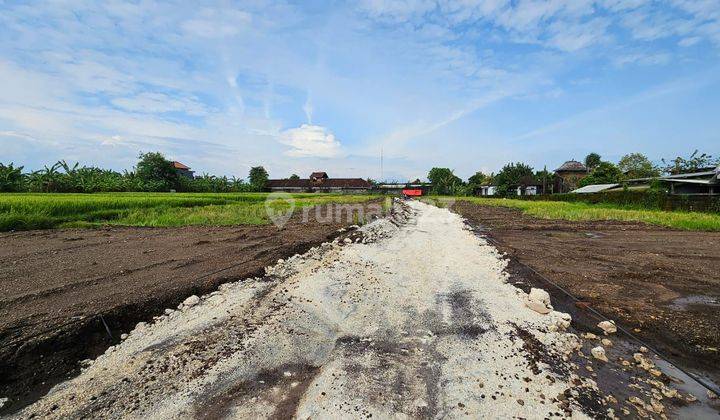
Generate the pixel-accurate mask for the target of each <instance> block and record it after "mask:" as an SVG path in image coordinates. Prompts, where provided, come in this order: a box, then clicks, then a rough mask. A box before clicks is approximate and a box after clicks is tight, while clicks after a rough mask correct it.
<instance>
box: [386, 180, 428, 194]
mask: <svg viewBox="0 0 720 420" xmlns="http://www.w3.org/2000/svg"><path fill="white" fill-rule="evenodd" d="M431 187H432V185H431V184H430V183H429V182H421V181H420V180H419V179H416V180H415V181H411V182H407V183H402V182H386V183H384V184H380V185H378V186H377V189H378V191H380V192H382V193H385V194H397V195H400V194H405V193H404V192H403V191H404V190H416V191H417V190H419V191H421V193H420V195H427V194H428V193H429V192H430V188H431Z"/></svg>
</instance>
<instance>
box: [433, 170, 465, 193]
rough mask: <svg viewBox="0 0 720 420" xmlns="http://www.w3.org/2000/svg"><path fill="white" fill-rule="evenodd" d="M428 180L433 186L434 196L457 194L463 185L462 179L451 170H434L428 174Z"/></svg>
mask: <svg viewBox="0 0 720 420" xmlns="http://www.w3.org/2000/svg"><path fill="white" fill-rule="evenodd" d="M427 178H428V180H429V181H430V183H431V184H432V190H431V193H433V194H440V195H448V194H449V195H453V194H457V193H458V192H459V190H460V188H461V187H462V185H463V182H462V179H460V178H459V177H458V176H457V175H455V174H454V173H453V171H452V170H451V169H449V168H432V169H431V170H430V172H428V176H427Z"/></svg>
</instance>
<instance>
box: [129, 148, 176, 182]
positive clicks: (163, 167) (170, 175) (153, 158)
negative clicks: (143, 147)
mask: <svg viewBox="0 0 720 420" xmlns="http://www.w3.org/2000/svg"><path fill="white" fill-rule="evenodd" d="M138 158H139V161H138V163H137V166H136V167H135V176H136V177H137V178H138V179H139V180H140V181H141V182H142V184H141V188H142V189H143V190H144V191H168V190H170V189H177V187H178V185H179V181H178V174H177V171H176V170H175V167H173V164H172V162H170V161H169V160H167V159H165V156H163V154H162V153H160V152H150V153H140V156H139V157H138Z"/></svg>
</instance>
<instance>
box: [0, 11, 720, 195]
mask: <svg viewBox="0 0 720 420" xmlns="http://www.w3.org/2000/svg"><path fill="white" fill-rule="evenodd" d="M719 52H720V0H667V1H660V0H626V1H623V0H598V1H590V0H548V1H537V0H459V1H429V0H419V1H408V0H396V1H383V0H367V1H351V2H343V1H326V2H319V1H318V2H315V1H299V2H284V1H263V0H248V1H241V2H234V1H217V2H205V1H198V2H186V1H179V2H169V1H168V2H155V1H144V0H140V1H128V2H123V1H115V0H109V1H103V2H96V1H76V0H45V1H39V2H33V1H7V0H0V162H2V163H5V164H7V163H9V162H14V163H15V164H16V165H24V166H25V168H26V170H34V169H39V168H42V167H43V166H44V165H48V164H52V163H53V162H55V161H57V160H60V159H64V160H66V161H69V162H70V161H72V162H75V161H78V162H80V164H81V165H89V166H90V165H92V166H101V167H104V168H111V169H115V170H123V169H131V168H132V167H133V165H134V164H135V163H136V161H137V156H138V154H139V153H141V152H150V151H160V152H162V153H163V154H165V155H166V156H167V157H168V158H170V159H172V160H178V161H181V162H183V163H185V164H186V165H188V166H190V167H192V169H193V170H195V171H196V172H197V173H211V174H215V175H227V176H237V177H245V176H246V175H247V172H248V170H249V168H250V167H252V166H256V165H263V166H264V167H265V168H266V169H267V170H268V171H269V173H270V176H271V178H283V177H287V176H289V175H290V174H293V173H295V174H298V175H300V176H303V177H304V176H308V175H309V174H310V172H312V171H316V170H323V171H327V172H328V174H329V175H330V176H331V177H363V178H373V179H384V180H397V181H404V180H411V179H415V178H421V179H423V178H425V177H426V175H427V173H428V171H429V169H430V168H432V167H434V166H440V167H449V168H451V169H453V170H455V173H456V174H457V175H459V176H461V177H462V178H464V179H466V178H467V177H468V176H470V175H472V174H474V173H475V172H477V171H483V172H493V171H497V170H499V169H500V168H501V167H502V166H503V165H504V164H505V163H507V162H511V161H521V162H525V163H528V164H530V165H532V166H533V167H535V168H536V169H542V168H543V167H547V168H548V169H554V168H556V167H557V166H559V165H560V164H562V163H563V162H564V161H566V160H569V159H576V160H582V159H583V158H584V156H585V155H587V154H588V153H589V152H597V153H599V154H601V155H602V156H603V158H604V159H606V160H609V161H615V162H617V160H618V159H619V158H620V157H621V156H622V155H624V154H627V153H632V152H642V153H644V154H646V155H647V156H648V157H649V158H650V159H652V160H654V161H659V160H660V159H661V158H663V157H664V158H672V157H675V156H678V155H682V156H687V155H689V154H690V153H692V152H693V151H694V150H695V149H700V151H702V152H707V153H710V154H712V155H714V156H717V155H720V117H719V116H720V57H719V54H718V53H719ZM381 153H382V155H383V158H384V159H383V161H384V164H383V169H382V172H381V165H380V155H381Z"/></svg>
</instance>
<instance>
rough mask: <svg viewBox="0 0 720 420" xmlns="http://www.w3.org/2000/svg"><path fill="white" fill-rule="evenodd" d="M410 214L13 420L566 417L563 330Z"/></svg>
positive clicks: (437, 226) (241, 289)
mask: <svg viewBox="0 0 720 420" xmlns="http://www.w3.org/2000/svg"><path fill="white" fill-rule="evenodd" d="M405 213H406V214H404V215H397V216H396V217H395V218H394V219H393V220H388V219H382V220H378V221H375V222H373V223H371V224H369V225H367V226H365V227H363V228H362V229H361V232H362V233H363V234H364V235H365V237H366V241H368V243H366V244H365V243H352V244H345V243H344V242H340V243H335V244H326V245H324V246H322V247H320V248H316V249H313V250H311V251H310V252H308V253H307V254H305V255H303V256H296V257H294V258H291V259H290V260H288V261H284V262H282V263H280V264H278V265H277V266H275V267H272V268H270V269H269V270H268V274H269V278H266V279H263V280H261V279H255V280H248V281H243V282H238V283H233V284H229V285H224V286H223V287H221V289H220V290H219V291H218V292H215V293H213V294H211V295H209V296H205V297H203V298H202V299H201V300H200V302H199V303H197V304H195V305H193V306H192V307H189V308H183V309H182V310H176V311H172V312H170V311H167V312H168V313H169V315H166V316H163V317H159V318H158V319H157V320H156V321H155V322H154V323H152V324H150V325H140V326H138V328H136V329H135V330H134V331H133V332H132V333H130V334H129V337H128V338H127V339H126V340H125V341H124V342H123V343H122V344H120V345H118V346H115V347H113V348H110V349H109V350H108V352H106V354H104V355H103V356H101V357H99V358H98V359H97V360H96V361H94V362H93V363H92V364H91V365H89V367H88V368H87V369H86V370H85V371H84V372H83V374H82V375H80V376H79V377H77V378H75V379H73V380H71V381H68V382H66V383H64V384H61V385H59V386H57V387H56V388H55V389H54V390H53V391H52V392H51V393H50V394H49V395H48V396H46V397H45V398H43V399H42V400H41V401H39V402H37V403H36V404H34V405H32V406H30V407H28V408H27V409H26V410H24V411H23V412H21V413H19V416H21V417H29V416H30V415H32V414H36V415H39V416H41V417H56V418H68V417H79V416H82V415H85V416H91V417H105V418H117V417H127V418H148V417H150V418H168V419H170V418H198V417H207V418H218V417H230V418H254V417H273V416H274V417H283V418H286V417H292V416H295V417H298V418H302V419H306V418H331V417H332V418H340V417H343V418H344V417H370V416H372V417H373V418H405V417H408V418H410V417H413V418H415V417H427V418H431V417H432V418H435V417H461V416H466V415H470V416H472V417H480V416H485V417H502V418H509V417H513V416H518V417H524V418H544V417H548V416H549V415H551V413H552V414H553V415H555V413H557V414H558V415H559V414H561V413H562V414H563V415H567V414H568V413H567V412H563V410H562V408H561V405H560V404H561V403H560V401H558V399H556V397H557V396H558V395H559V394H561V393H563V391H565V390H566V389H568V388H573V389H576V388H577V386H572V385H571V384H570V383H569V382H571V381H572V380H575V381H578V379H577V377H576V376H575V375H572V373H571V371H572V367H571V366H570V365H569V364H568V363H565V362H563V361H562V357H563V355H565V354H566V353H568V352H570V351H572V349H574V348H575V346H576V345H577V338H576V337H575V336H574V335H572V334H567V333H564V332H563V331H562V330H563V326H564V325H566V323H567V322H566V320H567V317H566V316H564V315H563V314H560V313H558V312H554V311H553V312H550V314H548V315H540V314H538V313H537V312H535V311H533V310H531V309H528V307H527V306H526V305H525V303H524V299H525V296H526V295H525V294H524V293H522V292H521V291H519V290H518V289H516V288H515V287H514V286H512V285H510V284H508V283H506V274H505V272H504V269H505V262H504V261H503V260H502V259H501V256H500V255H499V254H498V252H497V251H496V250H495V249H494V248H493V247H492V246H490V245H489V244H487V243H486V242H485V241H484V240H482V239H480V238H478V237H476V236H475V235H474V234H473V233H472V232H471V231H469V230H468V229H466V228H465V226H464V223H463V220H462V219H461V218H460V217H459V216H457V215H455V214H453V213H450V212H449V211H447V210H445V209H440V208H437V207H433V206H429V205H427V204H423V203H420V202H417V201H413V202H410V203H409V204H408V205H407V207H405ZM518 331H522V332H526V333H527V334H526V337H525V339H523V338H520V337H519V336H518ZM528 337H530V339H528ZM528 340H530V342H532V343H535V347H534V350H531V349H530V348H531V347H532V346H528ZM542 360H546V361H547V360H553V362H552V363H551V364H552V365H553V366H549V365H548V364H545V363H543V362H542ZM576 385H577V383H576ZM570 415H571V416H572V417H577V418H583V417H585V415H584V414H583V413H582V410H581V409H580V408H578V407H572V412H571V414H570Z"/></svg>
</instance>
